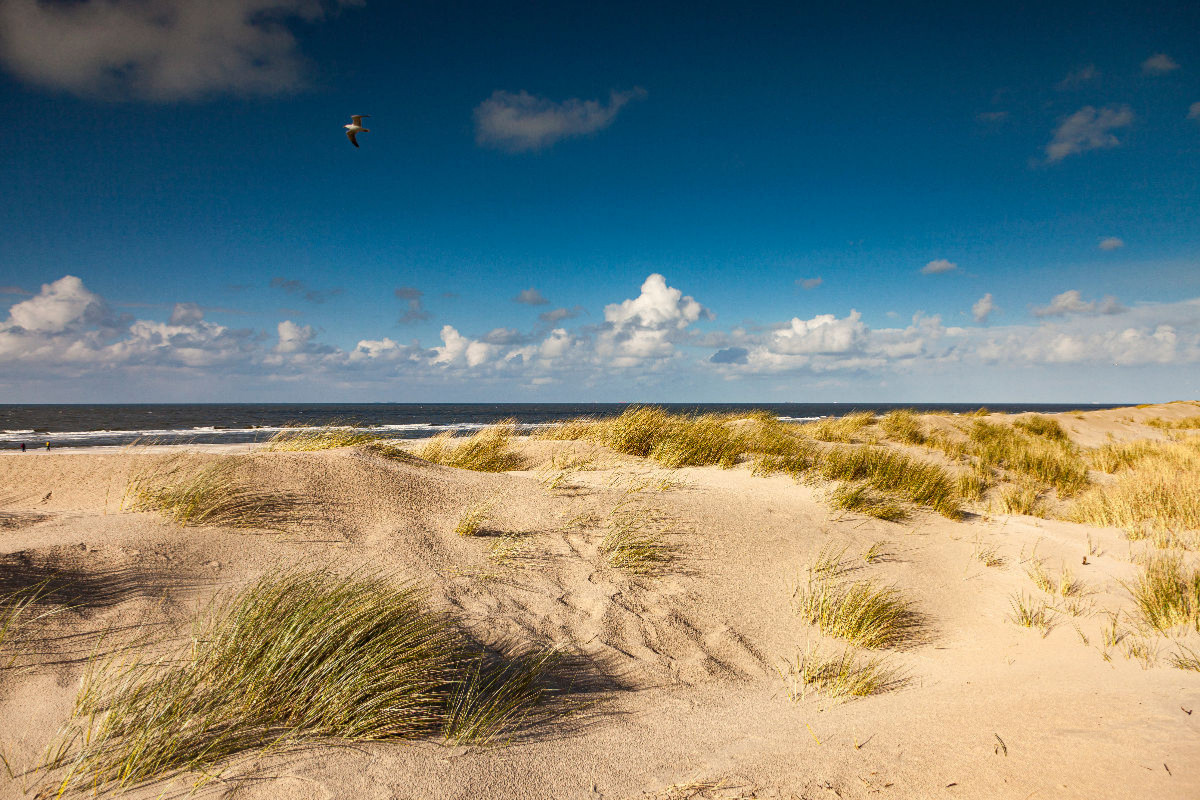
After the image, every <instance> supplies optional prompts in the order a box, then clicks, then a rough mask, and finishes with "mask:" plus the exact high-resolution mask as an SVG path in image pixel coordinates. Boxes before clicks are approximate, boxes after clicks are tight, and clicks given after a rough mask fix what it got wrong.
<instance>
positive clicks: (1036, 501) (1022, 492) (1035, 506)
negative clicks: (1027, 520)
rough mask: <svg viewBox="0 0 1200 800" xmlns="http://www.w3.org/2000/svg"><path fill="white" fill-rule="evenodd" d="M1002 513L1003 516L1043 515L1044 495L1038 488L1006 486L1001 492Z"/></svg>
mask: <svg viewBox="0 0 1200 800" xmlns="http://www.w3.org/2000/svg"><path fill="white" fill-rule="evenodd" d="M999 505H1000V511H1001V513H1003V514H1024V515H1026V516H1030V517H1038V516H1041V515H1042V493H1041V490H1039V489H1038V487H1037V486H1031V485H1028V484H1026V485H1023V486H1006V487H1004V490H1003V491H1001V492H1000V503H999Z"/></svg>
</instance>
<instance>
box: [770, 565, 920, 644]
mask: <svg viewBox="0 0 1200 800" xmlns="http://www.w3.org/2000/svg"><path fill="white" fill-rule="evenodd" d="M793 602H794V605H795V609H796V612H797V613H798V614H799V615H800V616H801V618H803V619H804V621H805V622H808V623H810V624H814V625H816V626H817V627H818V628H820V629H821V632H822V633H824V634H826V635H827V636H834V637H837V638H839V639H845V640H846V641H848V642H850V643H851V644H855V645H859V646H861V647H868V648H872V649H875V648H881V647H895V646H897V645H903V644H907V643H911V642H913V641H916V640H918V639H920V638H921V636H922V634H923V627H924V626H923V623H922V621H921V618H920V616H919V615H918V614H917V613H916V612H915V611H914V610H913V608H912V604H911V603H910V602H909V601H908V600H907V599H906V598H905V597H904V596H903V595H902V594H901V593H900V592H899V590H897V589H896V588H895V587H893V586H879V585H877V584H875V583H874V582H872V581H869V580H861V581H843V580H838V579H836V578H829V577H824V578H822V577H815V576H810V578H809V580H808V583H807V584H806V585H804V586H798V587H797V588H796V590H795V592H794V593H793Z"/></svg>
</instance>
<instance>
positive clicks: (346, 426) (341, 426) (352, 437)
mask: <svg viewBox="0 0 1200 800" xmlns="http://www.w3.org/2000/svg"><path fill="white" fill-rule="evenodd" d="M378 439H379V437H378V436H376V435H375V434H373V433H367V432H365V431H363V430H361V429H360V428H358V427H356V426H355V425H354V423H352V422H331V423H329V424H327V425H321V426H311V425H301V424H299V423H295V424H292V425H289V426H288V427H286V428H285V429H284V430H281V431H279V432H278V433H276V434H275V435H274V436H272V437H271V438H270V439H268V440H267V441H266V443H265V444H264V445H263V447H262V449H264V450H285V451H287V450H331V449H333V448H335V447H354V446H357V445H363V444H370V443H371V442H375V441H378Z"/></svg>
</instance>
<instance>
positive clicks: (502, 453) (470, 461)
mask: <svg viewBox="0 0 1200 800" xmlns="http://www.w3.org/2000/svg"><path fill="white" fill-rule="evenodd" d="M516 430H517V424H516V422H515V421H513V420H506V421H504V422H499V423H497V424H495V425H489V426H488V427H486V428H483V429H481V430H479V431H477V432H476V433H474V434H472V435H470V436H455V435H454V432H453V431H446V432H444V433H439V434H438V435H437V436H434V437H433V438H432V439H430V440H429V441H428V442H426V444H425V446H424V447H422V448H421V449H420V451H419V452H418V453H417V455H418V456H420V457H421V458H423V459H425V460H426V461H432V462H434V463H435V464H441V465H443V466H447V467H457V468H459V469H470V470H475V471H476V472H507V471H508V470H513V469H521V467H522V466H524V463H525V460H524V459H523V458H521V456H520V454H518V453H517V452H516V451H514V450H513V449H512V446H511V444H512V437H513V436H514V435H515V434H516Z"/></svg>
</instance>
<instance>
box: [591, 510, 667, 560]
mask: <svg viewBox="0 0 1200 800" xmlns="http://www.w3.org/2000/svg"><path fill="white" fill-rule="evenodd" d="M600 552H601V553H603V554H604V556H605V558H606V559H607V560H608V563H609V564H611V565H612V566H613V567H615V568H616V569H619V570H621V571H622V572H627V573H630V574H632V575H642V576H647V577H657V576H660V575H662V574H663V573H664V572H666V571H667V568H668V567H669V566H670V565H671V563H672V562H674V561H676V560H677V558H678V555H679V554H678V549H677V548H676V547H675V546H674V545H673V544H671V543H670V542H669V541H667V540H666V538H665V535H664V533H663V532H662V531H661V530H657V529H656V528H655V527H654V526H653V525H652V524H651V520H650V512H649V511H648V510H647V509H631V508H622V507H618V508H616V509H613V511H612V512H610V513H609V515H608V523H607V525H606V531H605V534H604V538H603V539H602V540H601V541H600Z"/></svg>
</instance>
